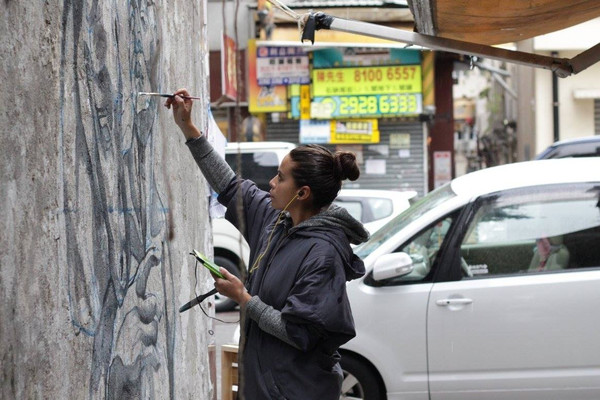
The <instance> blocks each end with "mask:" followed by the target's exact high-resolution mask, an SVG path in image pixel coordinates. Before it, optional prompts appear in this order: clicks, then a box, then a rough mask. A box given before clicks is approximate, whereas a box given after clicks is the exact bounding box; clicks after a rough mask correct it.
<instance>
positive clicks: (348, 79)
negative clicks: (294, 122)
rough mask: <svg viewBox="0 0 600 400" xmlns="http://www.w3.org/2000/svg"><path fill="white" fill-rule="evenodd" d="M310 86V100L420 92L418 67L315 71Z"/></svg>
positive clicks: (419, 69)
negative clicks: (324, 97) (311, 90)
mask: <svg viewBox="0 0 600 400" xmlns="http://www.w3.org/2000/svg"><path fill="white" fill-rule="evenodd" d="M312 84H313V87H312V89H313V97H320V96H356V95H379V94H397V93H421V66H420V65H396V66H376V67H362V68H327V69H314V70H313V71H312Z"/></svg>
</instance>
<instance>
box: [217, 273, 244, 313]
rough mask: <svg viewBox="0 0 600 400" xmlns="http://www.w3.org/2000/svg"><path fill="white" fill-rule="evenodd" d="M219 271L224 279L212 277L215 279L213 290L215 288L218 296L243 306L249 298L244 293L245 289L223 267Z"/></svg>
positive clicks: (240, 282) (236, 278)
mask: <svg viewBox="0 0 600 400" xmlns="http://www.w3.org/2000/svg"><path fill="white" fill-rule="evenodd" d="M219 271H220V272H221V274H223V276H224V277H225V279H221V278H219V277H217V276H215V275H213V278H215V288H217V291H218V292H219V294H222V295H223V296H227V297H229V298H230V299H231V300H233V301H235V302H236V303H238V304H239V305H240V306H241V307H243V306H245V305H246V303H247V302H248V300H250V298H251V296H250V294H248V292H247V291H246V287H245V286H244V284H243V283H242V281H240V280H239V279H238V277H236V276H235V275H233V274H232V273H230V272H229V271H227V270H226V269H225V268H223V267H221V268H219Z"/></svg>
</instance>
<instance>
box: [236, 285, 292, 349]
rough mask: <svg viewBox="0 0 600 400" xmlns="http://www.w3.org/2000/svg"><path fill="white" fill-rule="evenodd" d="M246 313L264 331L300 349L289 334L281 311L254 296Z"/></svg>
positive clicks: (247, 305)
mask: <svg viewBox="0 0 600 400" xmlns="http://www.w3.org/2000/svg"><path fill="white" fill-rule="evenodd" d="M246 315H247V316H248V317H249V318H251V319H253V320H254V321H256V322H257V323H258V327H259V328H260V329H262V330H263V331H265V332H267V333H268V334H270V335H273V336H275V337H276V338H278V339H279V340H281V341H283V342H285V343H287V344H289V345H290V346H292V347H295V348H296V349H299V347H298V346H297V345H296V344H295V343H294V342H293V341H292V340H291V339H290V338H289V336H288V334H287V331H286V329H285V321H284V320H283V318H282V317H281V311H277V310H275V309H274V308H273V307H271V306H269V305H267V304H265V303H263V301H262V300H261V299H260V298H259V297H258V296H252V298H251V299H250V300H249V301H248V303H247V304H246Z"/></svg>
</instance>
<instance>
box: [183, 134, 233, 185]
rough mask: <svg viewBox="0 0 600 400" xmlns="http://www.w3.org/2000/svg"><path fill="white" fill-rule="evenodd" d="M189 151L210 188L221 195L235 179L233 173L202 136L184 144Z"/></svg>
mask: <svg viewBox="0 0 600 400" xmlns="http://www.w3.org/2000/svg"><path fill="white" fill-rule="evenodd" d="M185 144H186V145H187V146H188V148H189V149H190V151H191V153H192V156H193V157H194V160H196V164H198V166H199V167H200V170H201V171H202V175H204V178H206V180H207V182H208V184H209V185H210V187H212V188H213V190H214V191H215V192H217V193H221V192H222V191H223V190H225V188H226V187H227V185H228V184H229V182H230V181H231V180H232V179H233V178H234V177H235V173H234V172H233V170H232V169H231V167H230V166H229V164H227V162H225V160H223V158H222V157H221V156H220V155H219V154H218V153H217V152H216V151H215V150H214V148H213V147H212V146H211V144H210V143H208V140H206V137H204V135H202V136H200V137H199V138H196V139H191V140H188V141H187V142H186V143H185Z"/></svg>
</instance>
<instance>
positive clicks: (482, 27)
mask: <svg viewBox="0 0 600 400" xmlns="http://www.w3.org/2000/svg"><path fill="white" fill-rule="evenodd" d="M408 5H409V7H410V9H411V11H412V12H413V15H414V18H415V29H416V31H417V32H419V33H423V34H426V35H432V36H438V37H444V38H449V39H457V40H463V41H467V42H471V43H481V44H501V43H509V42H518V41H521V40H524V39H529V38H532V37H534V36H539V35H543V34H546V33H550V32H554V31H558V30H561V29H565V28H568V27H570V26H573V25H577V24H580V23H582V22H585V21H589V20H591V19H594V18H596V17H600V1H598V0H569V1H565V0H535V1H524V0H478V1H472V0H408Z"/></svg>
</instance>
